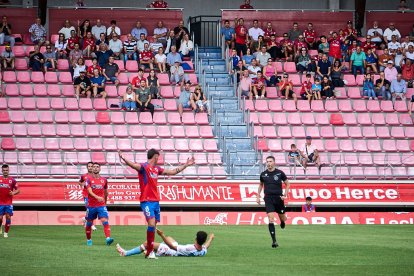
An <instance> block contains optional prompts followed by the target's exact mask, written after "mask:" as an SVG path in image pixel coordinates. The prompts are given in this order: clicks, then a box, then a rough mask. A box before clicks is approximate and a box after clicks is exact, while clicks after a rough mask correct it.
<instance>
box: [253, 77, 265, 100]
mask: <svg viewBox="0 0 414 276" xmlns="http://www.w3.org/2000/svg"><path fill="white" fill-rule="evenodd" d="M253 93H254V97H255V98H256V99H258V98H262V99H263V98H264V97H265V96H266V79H265V78H264V77H263V73H262V71H257V77H256V78H255V79H254V80H253Z"/></svg>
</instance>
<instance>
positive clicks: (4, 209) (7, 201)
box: [0, 164, 20, 238]
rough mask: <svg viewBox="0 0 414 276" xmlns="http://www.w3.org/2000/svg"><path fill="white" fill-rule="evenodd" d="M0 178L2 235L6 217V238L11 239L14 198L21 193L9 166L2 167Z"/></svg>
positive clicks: (0, 222) (0, 228) (0, 224)
mask: <svg viewBox="0 0 414 276" xmlns="http://www.w3.org/2000/svg"><path fill="white" fill-rule="evenodd" d="M1 172H2V176H1V177H0V233H1V232H2V225H3V216H6V224H5V225H4V237H5V238H8V237H9V230H10V225H11V217H12V216H13V197H14V196H15V195H17V194H19V193H20V190H19V187H18V185H17V182H16V180H15V179H14V178H13V177H11V176H10V175H9V172H10V169H9V166H8V165H6V164H5V165H3V166H1Z"/></svg>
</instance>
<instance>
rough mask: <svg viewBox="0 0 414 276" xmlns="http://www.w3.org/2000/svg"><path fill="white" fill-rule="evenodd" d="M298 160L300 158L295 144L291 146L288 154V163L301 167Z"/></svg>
mask: <svg viewBox="0 0 414 276" xmlns="http://www.w3.org/2000/svg"><path fill="white" fill-rule="evenodd" d="M300 159H301V157H300V151H299V149H298V148H297V147H296V145H295V144H291V145H290V151H289V152H288V162H289V163H290V164H292V165H295V166H296V165H299V166H302V164H301V160H300Z"/></svg>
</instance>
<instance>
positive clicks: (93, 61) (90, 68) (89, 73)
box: [87, 58, 102, 78]
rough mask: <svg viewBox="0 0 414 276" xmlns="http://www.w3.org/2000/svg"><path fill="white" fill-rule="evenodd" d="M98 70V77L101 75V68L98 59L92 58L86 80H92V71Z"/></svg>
mask: <svg viewBox="0 0 414 276" xmlns="http://www.w3.org/2000/svg"><path fill="white" fill-rule="evenodd" d="M95 69H98V70H99V75H102V68H101V66H99V64H98V59H97V58H93V59H92V65H91V66H89V67H88V72H87V73H88V74H87V75H88V78H92V77H93V70H95Z"/></svg>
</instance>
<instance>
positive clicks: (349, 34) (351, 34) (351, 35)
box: [344, 20, 357, 41]
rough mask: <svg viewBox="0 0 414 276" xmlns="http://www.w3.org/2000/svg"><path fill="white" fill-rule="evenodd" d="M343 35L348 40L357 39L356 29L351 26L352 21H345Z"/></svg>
mask: <svg viewBox="0 0 414 276" xmlns="http://www.w3.org/2000/svg"><path fill="white" fill-rule="evenodd" d="M344 37H345V39H348V40H349V41H354V40H357V31H356V30H355V29H354V28H353V27H352V21H351V20H348V22H346V28H344Z"/></svg>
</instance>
